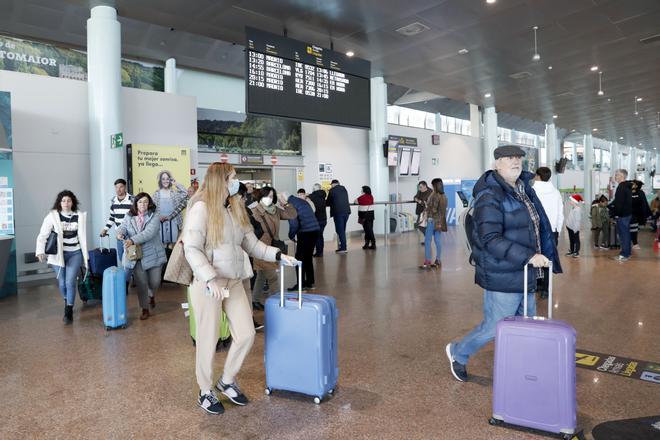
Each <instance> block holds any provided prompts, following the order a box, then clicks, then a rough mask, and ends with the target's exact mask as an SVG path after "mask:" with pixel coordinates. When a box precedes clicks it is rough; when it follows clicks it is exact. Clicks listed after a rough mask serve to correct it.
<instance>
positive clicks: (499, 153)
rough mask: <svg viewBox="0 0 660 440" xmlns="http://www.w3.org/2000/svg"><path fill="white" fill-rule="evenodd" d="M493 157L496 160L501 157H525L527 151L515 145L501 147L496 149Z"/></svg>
mask: <svg viewBox="0 0 660 440" xmlns="http://www.w3.org/2000/svg"><path fill="white" fill-rule="evenodd" d="M493 156H495V159H499V158H500V157H511V156H521V157H522V156H525V151H524V150H523V149H522V148H520V147H517V146H515V145H502V146H501V147H497V148H495V151H493Z"/></svg>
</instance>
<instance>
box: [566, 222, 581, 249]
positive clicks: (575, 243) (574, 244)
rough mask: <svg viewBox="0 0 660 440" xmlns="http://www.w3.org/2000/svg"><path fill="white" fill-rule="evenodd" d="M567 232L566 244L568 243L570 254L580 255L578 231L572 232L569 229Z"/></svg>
mask: <svg viewBox="0 0 660 440" xmlns="http://www.w3.org/2000/svg"><path fill="white" fill-rule="evenodd" d="M566 229H567V230H568V242H569V243H570V248H571V253H574V254H579V253H580V231H574V230H572V229H571V228H566Z"/></svg>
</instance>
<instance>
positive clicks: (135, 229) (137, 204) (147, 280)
mask: <svg viewBox="0 0 660 440" xmlns="http://www.w3.org/2000/svg"><path fill="white" fill-rule="evenodd" d="M159 229H160V221H159V219H158V215H157V214H156V205H155V204H154V202H153V200H151V197H149V194H147V193H144V192H142V193H140V194H138V195H137V196H135V198H134V201H133V206H132V207H131V209H130V211H128V214H127V215H126V219H125V220H124V222H123V223H122V224H121V226H119V228H118V229H117V239H119V240H123V241H124V249H125V250H126V249H128V248H129V247H130V246H133V245H139V246H140V247H141V250H142V257H141V258H140V259H138V260H129V259H128V253H127V252H126V251H124V257H123V260H122V265H123V266H124V268H125V269H126V270H127V271H132V273H133V277H134V278H135V283H136V284H137V288H138V301H139V303H140V308H141V309H142V314H141V315H140V319H141V320H145V319H147V318H149V292H152V293H156V291H157V290H158V288H159V287H160V275H161V270H162V267H163V264H165V262H166V261H167V259H166V258H165V250H164V249H163V243H161V241H160V234H159V233H158V232H159Z"/></svg>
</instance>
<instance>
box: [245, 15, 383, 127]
mask: <svg viewBox="0 0 660 440" xmlns="http://www.w3.org/2000/svg"><path fill="white" fill-rule="evenodd" d="M246 35H247V44H246V51H245V52H246V57H247V59H246V65H247V74H246V81H245V84H246V89H247V90H246V100H247V112H248V113H251V114H257V115H264V116H275V117H283V118H289V119H296V120H300V121H310V122H320V123H328V124H337V125H347V126H351V127H362V128H371V107H370V105H371V104H370V82H369V78H370V75H371V63H369V61H366V60H362V59H358V58H349V57H347V56H346V55H343V54H341V53H338V52H334V51H331V50H329V49H324V48H322V47H318V46H314V45H311V44H306V43H303V42H301V41H297V40H293V39H290V38H285V37H281V36H278V35H275V34H271V33H268V32H263V31H260V30H257V29H253V28H246Z"/></svg>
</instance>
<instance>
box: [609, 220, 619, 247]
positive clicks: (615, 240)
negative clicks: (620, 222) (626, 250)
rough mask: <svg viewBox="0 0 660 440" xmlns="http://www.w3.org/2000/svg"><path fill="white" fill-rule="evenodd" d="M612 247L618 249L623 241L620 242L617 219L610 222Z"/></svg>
mask: <svg viewBox="0 0 660 440" xmlns="http://www.w3.org/2000/svg"><path fill="white" fill-rule="evenodd" d="M609 240H610V243H609V244H610V249H618V248H620V247H621V243H620V242H619V234H618V233H617V230H616V221H611V222H610V237H609Z"/></svg>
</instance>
